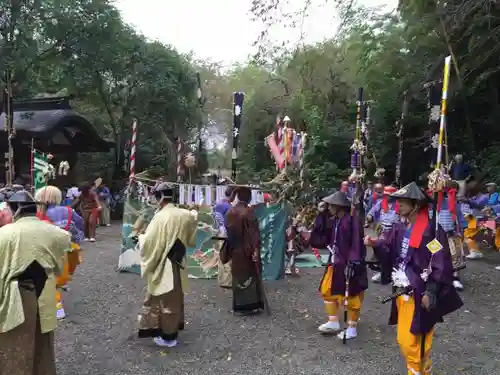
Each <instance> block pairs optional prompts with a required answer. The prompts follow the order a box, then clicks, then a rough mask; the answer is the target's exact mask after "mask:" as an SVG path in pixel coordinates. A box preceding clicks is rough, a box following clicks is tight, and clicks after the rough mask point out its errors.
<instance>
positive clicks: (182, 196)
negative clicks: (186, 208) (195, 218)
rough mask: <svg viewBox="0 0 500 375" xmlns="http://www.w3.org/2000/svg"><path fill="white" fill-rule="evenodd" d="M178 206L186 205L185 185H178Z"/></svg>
mask: <svg viewBox="0 0 500 375" xmlns="http://www.w3.org/2000/svg"><path fill="white" fill-rule="evenodd" d="M179 204H186V185H184V184H180V185H179Z"/></svg>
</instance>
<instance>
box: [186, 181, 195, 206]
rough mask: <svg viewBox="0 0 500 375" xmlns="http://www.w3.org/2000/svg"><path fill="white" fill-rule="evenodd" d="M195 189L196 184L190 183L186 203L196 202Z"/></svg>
mask: <svg viewBox="0 0 500 375" xmlns="http://www.w3.org/2000/svg"><path fill="white" fill-rule="evenodd" d="M193 191H194V186H193V185H188V186H187V198H186V204H193V203H195V202H194V201H193Z"/></svg>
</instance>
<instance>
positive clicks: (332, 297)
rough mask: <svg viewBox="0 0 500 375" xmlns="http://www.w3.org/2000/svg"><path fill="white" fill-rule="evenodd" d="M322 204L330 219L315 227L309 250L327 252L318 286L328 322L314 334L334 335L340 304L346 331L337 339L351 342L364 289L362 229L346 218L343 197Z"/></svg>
mask: <svg viewBox="0 0 500 375" xmlns="http://www.w3.org/2000/svg"><path fill="white" fill-rule="evenodd" d="M323 201H324V202H326V203H328V205H329V208H330V212H331V214H332V217H331V218H329V219H328V220H329V223H327V224H326V225H325V224H322V225H319V224H318V225H315V228H314V229H313V232H312V233H311V244H312V245H313V246H315V247H318V248H325V247H327V248H328V250H329V251H330V256H329V259H328V264H327V266H326V268H325V273H324V275H323V278H322V279H321V283H320V286H319V290H320V292H321V295H322V296H323V301H324V303H325V310H326V313H327V315H328V321H327V322H326V323H324V324H322V325H320V326H319V327H318V330H319V331H320V332H322V333H338V332H339V331H340V330H341V327H340V323H339V318H338V313H339V309H340V307H341V305H342V304H344V308H346V309H347V319H348V322H347V328H346V330H345V331H342V332H340V333H339V335H338V337H339V338H341V339H344V335H345V339H353V338H355V337H357V335H358V332H357V328H356V326H357V323H358V320H359V315H360V311H361V306H362V304H363V298H364V291H365V290H366V289H367V288H368V279H367V272H366V265H365V262H364V259H365V257H366V247H365V245H364V244H363V238H362V228H361V225H360V223H359V219H358V218H357V217H355V216H353V215H351V214H350V209H351V203H350V202H349V200H348V198H347V196H346V194H345V193H342V192H336V193H334V194H332V195H330V196H328V197H326V198H324V199H323ZM317 220H319V221H322V220H323V221H324V220H325V216H324V215H323V216H321V215H320V216H318V218H317ZM319 242H323V243H322V244H320V243H319ZM346 279H347V280H346Z"/></svg>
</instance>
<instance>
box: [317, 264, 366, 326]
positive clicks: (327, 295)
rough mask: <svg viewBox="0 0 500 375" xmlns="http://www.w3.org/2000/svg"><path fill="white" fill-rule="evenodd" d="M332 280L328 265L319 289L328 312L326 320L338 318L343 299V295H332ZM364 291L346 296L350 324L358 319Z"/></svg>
mask: <svg viewBox="0 0 500 375" xmlns="http://www.w3.org/2000/svg"><path fill="white" fill-rule="evenodd" d="M332 280H333V267H332V266H328V268H327V270H326V272H325V275H324V277H323V280H322V281H321V286H320V291H321V295H322V296H323V301H324V302H325V310H326V313H327V314H328V320H331V321H334V320H335V321H336V320H338V314H339V309H340V306H341V305H342V304H343V303H344V301H345V296H343V295H341V294H335V295H332V293H331V287H332ZM364 297H365V294H364V292H361V293H359V294H358V295H355V296H349V297H347V320H348V324H349V325H350V326H353V327H354V326H355V325H356V323H357V322H358V320H359V315H360V311H361V306H362V305H363V299H364Z"/></svg>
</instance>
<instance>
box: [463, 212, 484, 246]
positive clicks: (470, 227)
mask: <svg viewBox="0 0 500 375" xmlns="http://www.w3.org/2000/svg"><path fill="white" fill-rule="evenodd" d="M478 233H479V229H478V228H477V220H476V218H471V219H468V221H467V228H465V230H464V237H465V243H466V244H467V247H468V248H469V251H472V252H479V251H481V250H479V246H478V244H477V241H475V240H474V238H475V237H476V235H477V234H478Z"/></svg>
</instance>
